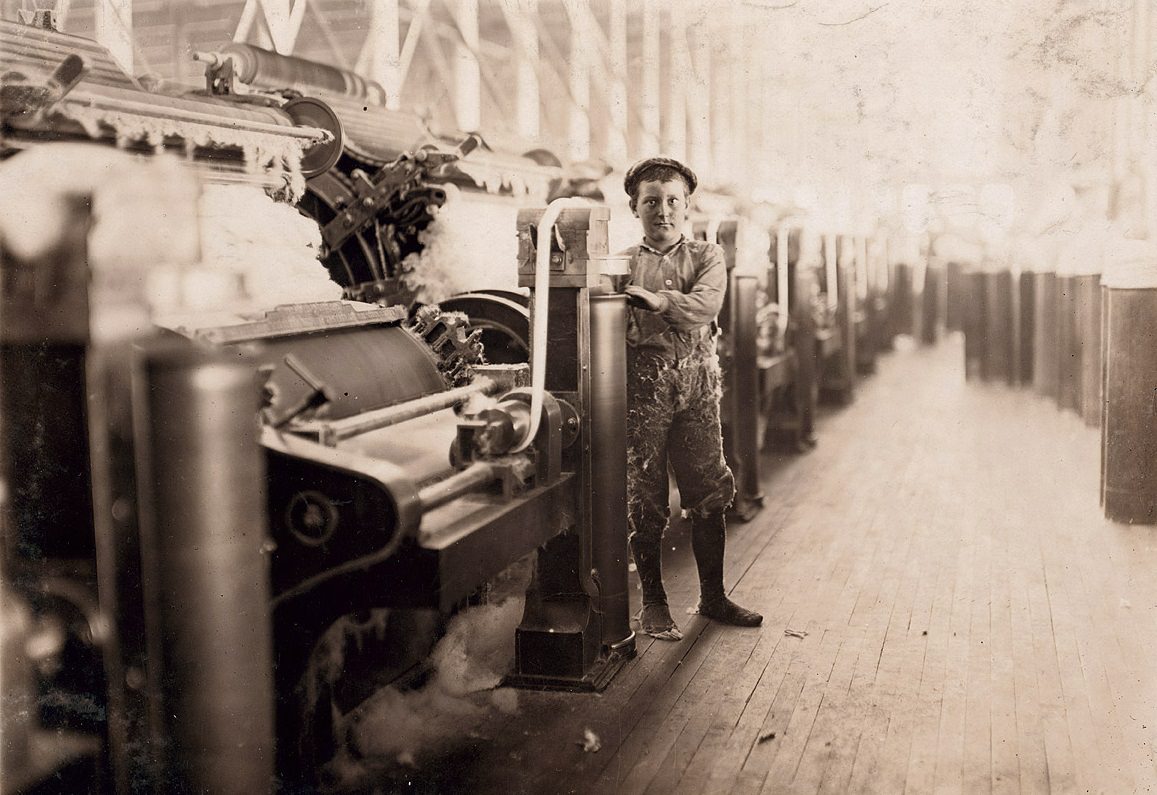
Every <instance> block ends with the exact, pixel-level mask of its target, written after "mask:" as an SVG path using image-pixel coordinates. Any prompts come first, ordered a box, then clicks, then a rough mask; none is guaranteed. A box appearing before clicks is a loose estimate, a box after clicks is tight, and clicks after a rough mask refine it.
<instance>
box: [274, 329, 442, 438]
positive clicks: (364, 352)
mask: <svg viewBox="0 0 1157 795" xmlns="http://www.w3.org/2000/svg"><path fill="white" fill-rule="evenodd" d="M287 355H292V356H293V357H294V359H296V360H297V362H299V363H300V364H301V365H302V366H303V367H304V369H305V370H306V371H307V372H308V373H309V374H310V375H311V376H313V378H315V379H316V380H317V381H320V382H321V383H323V384H325V385H326V387H327V388H328V390H329V393H330V397H331V398H332V399H331V400H330V402H329V404H328V407H327V409H326V417H327V418H329V419H333V420H337V419H342V418H343V417H351V416H353V415H355V414H363V413H365V412H367V411H373V410H375V409H379V408H383V407H385V406H393V405H395V404H398V403H402V402H404V401H407V400H412V399H414V398H418V397H422V396H424V395H431V394H434V393H436V392H441V391H443V390H444V389H446V383H445V381H444V380H443V379H442V376H441V375H440V374H439V373H438V365H437V360H436V359H435V357H434V355H433V353H431V352H430V350H429V348H427V347H426V346H425V345H423V344H422V343H421V342H419V341H418V340H417V339H415V338H414V336H413V335H412V334H410V333H409V332H408V331H406V330H405V329H403V328H400V327H398V326H378V327H374V328H370V329H351V330H342V331H333V332H329V333H325V334H311V335H308V336H298V337H288V338H283V339H272V340H269V341H268V342H266V343H265V344H264V345H263V346H262V348H261V350H260V351H258V352H257V354H256V358H257V360H258V361H259V362H260V363H261V364H265V365H271V366H273V367H274V370H273V374H272V376H271V378H270V383H271V384H272V386H273V388H274V390H275V392H276V395H275V398H274V402H273V409H274V411H278V410H284V408H285V407H287V406H291V405H293V404H294V403H296V402H298V401H299V400H301V399H302V398H303V396H305V395H306V394H307V393H308V392H309V390H310V386H309V384H307V383H306V382H305V381H303V380H302V379H301V377H299V376H298V375H297V374H295V373H294V372H293V371H292V370H291V369H290V368H289V367H286V366H284V365H285V357H286V356H287Z"/></svg>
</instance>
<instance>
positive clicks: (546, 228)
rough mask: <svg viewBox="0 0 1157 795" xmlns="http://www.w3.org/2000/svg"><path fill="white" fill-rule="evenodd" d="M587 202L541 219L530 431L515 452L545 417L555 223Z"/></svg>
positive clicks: (553, 206) (563, 203)
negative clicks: (551, 268) (567, 211)
mask: <svg viewBox="0 0 1157 795" xmlns="http://www.w3.org/2000/svg"><path fill="white" fill-rule="evenodd" d="M590 206H591V205H590V202H588V201H586V200H585V199H571V198H562V199H555V200H554V201H552V202H551V203H550V204H548V205H546V209H545V210H544V211H543V213H542V217H541V218H539V219H538V237H537V238H535V240H536V242H537V245H536V247H535V263H534V297H533V301H534V303H533V304H532V306H531V317H532V318H533V321H532V327H531V333H530V356H531V364H530V428H529V429H528V430H527V433H526V438H525V439H523V440H522V441H521V442H519V443H518V445H516V446H515V448H514V450H513V452H516V453H518V452H521V451H522V450H525V449H526V448H527V447H529V446H530V443H531V441H533V440H534V437H535V435H536V434H537V433H538V422H539V419H540V418H541V417H542V396H543V393H544V392H545V391H546V329H547V318H548V317H549V313H548V307H549V306H550V303H549V300H548V299H549V298H550V248H551V240H552V238H553V233H554V222H555V221H557V220H558V216H559V214H560V213H561V212H562V211H563V210H565V209H567V208H570V207H573V208H580V207H590Z"/></svg>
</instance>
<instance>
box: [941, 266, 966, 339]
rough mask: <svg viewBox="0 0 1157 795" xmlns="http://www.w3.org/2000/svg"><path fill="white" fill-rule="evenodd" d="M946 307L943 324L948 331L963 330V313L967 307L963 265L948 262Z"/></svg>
mask: <svg viewBox="0 0 1157 795" xmlns="http://www.w3.org/2000/svg"><path fill="white" fill-rule="evenodd" d="M946 276H947V280H948V306H947V314H946V315H945V318H944V322H945V326H947V328H948V330H949V331H963V330H964V312H965V308H966V306H967V303H966V299H965V296H966V295H967V293H966V290H967V288H966V287H965V278H966V277H965V275H964V265H963V264H961V263H959V262H949V263H948V266H947V274H946Z"/></svg>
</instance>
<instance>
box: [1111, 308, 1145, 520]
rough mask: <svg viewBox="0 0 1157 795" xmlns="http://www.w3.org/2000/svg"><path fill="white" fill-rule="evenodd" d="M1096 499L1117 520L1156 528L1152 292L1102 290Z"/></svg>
mask: <svg viewBox="0 0 1157 795" xmlns="http://www.w3.org/2000/svg"><path fill="white" fill-rule="evenodd" d="M1102 292H1103V296H1104V302H1103V304H1102V306H1103V310H1102V311H1103V313H1104V325H1103V328H1104V341H1103V342H1104V346H1103V347H1104V357H1105V358H1104V362H1105V367H1104V371H1103V372H1104V379H1105V380H1104V389H1105V413H1104V420H1103V426H1102V430H1101V501H1102V502H1103V503H1104V506H1105V516H1107V517H1108V518H1109V519H1112V520H1113V521H1117V522H1129V523H1137V524H1157V467H1154V466H1153V462H1154V461H1157V420H1155V416H1157V412H1154V402H1155V397H1154V396H1155V395H1157V346H1155V345H1153V342H1152V341H1153V338H1154V336H1157V289H1116V288H1113V289H1110V288H1104V289H1103V291H1102Z"/></svg>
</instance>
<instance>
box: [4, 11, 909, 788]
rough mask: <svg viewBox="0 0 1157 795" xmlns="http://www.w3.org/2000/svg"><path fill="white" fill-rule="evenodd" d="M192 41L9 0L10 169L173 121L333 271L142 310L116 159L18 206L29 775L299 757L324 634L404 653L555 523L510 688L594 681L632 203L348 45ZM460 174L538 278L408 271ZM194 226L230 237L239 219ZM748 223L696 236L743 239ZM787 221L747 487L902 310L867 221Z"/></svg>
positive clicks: (741, 306) (771, 251)
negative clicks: (163, 78)
mask: <svg viewBox="0 0 1157 795" xmlns="http://www.w3.org/2000/svg"><path fill="white" fill-rule="evenodd" d="M197 57H198V58H199V59H200V60H202V61H204V62H205V63H206V66H207V69H206V75H207V79H206V88H205V91H203V92H198V93H195V94H184V95H180V96H175V95H170V94H164V93H158V92H155V91H149V90H146V89H145V88H142V87H141V86H140V85H139V84H137V83H136V82H135V81H134V80H133V79H132V78H130V77H128V76H126V75H124V74H123V73H121V72H120V71H119V70H118V69H117V68H116V66H115V64H114V63H113V62H112V60H111V58H110V57H109V56H108V54H107V52H105V51H104V50H102V49H101V48H100V47H98V46H97V45H95V44H94V43H93V42H91V41H87V40H84V39H80V38H77V37H73V36H68V35H65V34H62V33H59V32H57V31H54V30H51V29H49V28H46V27H44V26H42V25H31V26H25V25H18V24H15V23H9V22H0V99H2V100H3V102H2V103H0V156H2V157H3V158H4V160H5V162H3V163H0V167H6V166H14V165H16V164H17V163H18V162H21V159H25V160H28V159H30V158H36V157H40V159H41V161H44V160H46V159H47V158H48V157H50V155H47V154H46V153H51V152H53V151H57V150H53V149H52V148H51V147H53V146H59V145H60V142H74V145H78V144H77V143H75V142H84V144H85V145H86V146H90V147H93V149H94V150H95V149H97V148H100V147H102V146H103V148H104V149H106V150H107V149H109V148H111V147H116V148H118V149H122V150H127V151H129V152H132V153H144V154H148V153H174V152H175V153H178V154H179V155H180V159H181V161H182V162H183V163H185V164H186V165H189V166H192V168H193V169H194V170H195V171H196V173H197V174H198V178H199V179H200V180H201V181H202V182H204V183H223V184H241V185H256V186H259V187H260V188H262V189H263V190H264V191H265V193H266V194H271V195H277V196H279V197H280V198H281V199H282V200H283V201H294V202H296V205H297V207H298V208H299V209H300V210H301V212H302V213H304V214H305V215H307V216H308V217H309V218H311V219H312V220H313V222H315V224H316V226H317V227H318V229H319V230H320V241H321V243H320V251H319V252H317V253H318V254H319V255H320V256H319V258H320V259H321V261H322V263H323V264H319V265H318V268H319V270H320V269H322V268H323V266H324V269H325V270H326V271H328V277H329V278H328V279H326V280H324V281H326V282H327V283H330V282H335V283H336V284H337V285H340V287H341V291H342V298H341V300H336V299H335V300H319V301H301V302H294V303H278V304H277V305H274V306H264V307H255V306H253V305H248V306H246V307H245V308H244V309H238V308H236V307H224V306H222V307H208V308H206V307H204V306H199V307H197V308H196V310H195V311H194V310H190V311H185V312H182V313H178V315H177V316H175V317H174V318H170V319H168V320H165V321H163V322H162V320H161V319H159V317H158V316H157V315H156V313H154V314H153V315H152V316H151V317H152V320H151V321H150V322H146V323H144V324H143V325H142V324H139V323H138V324H135V325H134V324H131V323H129V324H126V323H125V322H123V319H124V318H125V317H140V316H144V317H150V314H149V310H150V307H149V305H148V304H149V298H148V296H147V295H146V294H145V293H144V292H142V291H141V290H140V289H137V288H136V287H134V285H139V284H140V283H142V282H143V281H146V277H147V276H148V275H149V273H150V272H151V269H152V268H153V266H154V265H158V264H159V263H149V262H145V263H139V262H136V259H139V257H134V254H135V252H134V247H135V246H139V245H141V243H140V241H139V240H134V238H133V235H132V233H131V232H130V233H129V234H127V235H125V236H123V237H122V238H121V239H120V246H121V248H120V249H117V248H116V246H114V247H113V251H114V256H113V257H112V258H111V259H112V264H111V266H110V265H109V264H108V260H109V257H108V256H107V252H106V254H105V257H104V259H105V264H103V265H101V266H97V265H95V264H94V263H95V261H96V258H95V257H94V255H93V252H92V250H91V246H90V244H91V237H90V235H89V232H90V230H92V231H94V232H95V230H98V229H100V228H101V225H107V224H108V223H109V219H110V218H115V217H117V216H118V215H120V216H122V220H124V218H126V217H127V218H128V219H129V220H130V221H131V220H132V218H131V217H130V216H131V213H133V212H134V210H133V206H134V205H133V202H132V201H131V200H130V201H129V202H128V203H127V204H122V205H120V206H116V205H113V206H111V207H110V206H109V205H108V204H107V203H106V204H104V205H103V206H96V207H94V205H93V199H94V196H95V195H96V191H94V190H90V191H89V192H88V193H87V194H86V193H85V192H84V191H80V192H74V193H73V194H66V195H64V197H63V199H62V205H61V206H60V207H58V208H57V211H58V212H59V213H62V214H63V215H62V216H61V218H58V219H57V221H58V222H57V223H45V225H44V227H43V229H42V230H39V229H37V228H35V227H34V228H33V230H32V239H33V240H34V241H36V240H37V239H38V238H37V233H38V232H39V233H40V237H39V243H38V244H37V245H33V246H30V247H22V246H15V245H12V244H13V243H14V241H15V238H14V237H13V238H5V239H0V246H3V247H4V250H3V251H0V283H2V287H3V292H2V294H0V300H2V304H0V474H2V478H3V489H2V490H0V499H2V501H3V505H2V509H3V510H2V514H0V521H2V522H3V526H2V531H3V535H2V539H3V559H2V566H3V568H2V569H0V574H2V577H3V591H2V598H3V602H2V603H0V608H2V609H3V621H2V622H0V633H2V634H0V640H2V642H3V656H2V659H0V665H2V666H3V667H2V668H0V687H2V688H3V704H4V707H3V723H2V731H3V735H2V738H0V739H2V742H0V746H2V747H3V758H2V760H0V773H2V778H0V782H2V784H0V786H2V787H3V791H4V792H5V793H8V792H12V793H16V792H48V791H70V792H84V791H117V792H171V791H186V790H187V791H198V792H202V791H203V792H245V793H249V792H260V791H269V790H271V789H280V790H282V791H287V792H288V791H297V790H298V789H308V788H309V787H310V786H311V784H310V782H311V778H312V776H313V775H314V770H315V767H316V765H317V764H318V763H320V762H322V761H324V760H325V759H327V758H328V754H330V753H332V752H333V750H334V749H333V743H334V737H333V731H332V728H333V727H332V726H331V723H330V722H331V720H332V715H333V714H334V712H335V711H338V712H341V711H348V710H350V709H352V708H353V707H354V706H356V704H357V702H358V699H359V698H364V697H365V695H366V692H365V691H364V689H359V688H358V687H357V686H356V684H349V683H346V684H343V685H339V684H335V683H334V682H333V681H331V680H325V681H321V680H319V679H317V678H316V674H317V665H316V663H317V659H316V658H317V654H318V648H319V642H320V641H321V639H322V638H323V636H325V634H326V632H327V630H328V629H329V628H330V627H332V626H333V625H334V624H335V622H338V621H346V622H347V623H353V624H357V623H358V622H361V623H364V624H366V625H369V624H371V623H372V624H373V626H374V628H375V630H374V632H373V633H367V636H366V637H370V636H371V635H372V637H373V643H374V644H376V645H374V646H373V647H372V649H371V650H370V652H367V653H364V654H363V655H362V657H361V658H359V659H352V658H351V659H347V660H345V667H346V669H348V670H351V671H352V670H355V669H357V668H358V666H361V665H370V664H372V666H373V668H374V670H373V672H372V677H370V678H372V680H373V682H374V683H375V684H381V683H383V682H391V681H394V682H404V681H405V680H406V677H407V676H408V675H410V674H412V672H414V671H416V670H420V668H421V665H422V660H423V657H424V656H425V655H426V653H427V652H428V651H429V648H430V646H431V644H432V643H433V641H434V639H436V637H437V635H438V632H439V629H440V627H442V626H443V625H444V623H445V620H446V619H447V617H449V616H450V615H452V614H453V613H454V612H455V611H456V610H458V609H460V608H461V607H462V606H463V605H465V604H468V603H470V602H471V600H474V599H476V598H477V596H478V594H479V592H480V589H482V588H483V586H485V584H486V583H487V582H488V581H489V580H491V579H492V578H494V577H495V576H496V575H497V574H499V573H500V572H502V571H503V570H504V569H506V568H507V567H508V566H510V565H511V564H512V563H514V562H515V561H518V560H520V559H522V558H524V557H525V556H527V555H528V554H530V553H536V554H535V563H534V574H533V577H532V580H531V584H530V586H529V589H528V590H527V593H526V607H525V611H524V614H523V618H522V621H521V624H520V626H519V627H518V629H517V631H516V637H515V638H514V639H513V640H514V646H515V663H514V670H513V671H512V672H511V673H510V676H509V678H508V681H509V682H510V683H511V684H515V685H520V686H528V687H544V688H545V687H551V688H567V689H573V690H597V689H601V688H603V687H605V686H606V685H607V683H608V682H609V681H610V680H611V678H612V677H613V676H614V674H615V672H616V671H617V670H618V669H619V668H620V667H621V666H622V665H623V663H624V662H625V661H627V660H629V659H630V658H631V657H632V656H633V655H634V653H635V640H634V635H633V633H632V631H631V628H630V624H629V616H628V611H629V598H628V574H627V571H628V559H627V558H628V552H627V543H626V535H627V533H626V499H625V460H626V454H625V449H624V444H625V441H624V440H625V438H626V433H625V426H624V423H625V418H626V404H625V402H626V394H625V390H626V386H625V381H626V378H625V369H624V368H625V357H624V355H623V349H624V345H625V327H626V315H627V312H626V300H625V297H624V296H623V295H622V293H621V292H620V291H619V290H618V289H616V288H617V287H621V285H619V284H617V283H616V282H615V281H614V280H613V279H611V278H608V273H607V271H608V265H607V263H608V262H610V261H611V260H612V259H613V258H611V257H610V256H609V255H610V253H611V252H610V251H609V242H608V241H609V232H608V225H609V222H610V211H609V210H608V209H607V208H606V207H604V206H601V205H598V204H596V203H592V202H590V201H586V200H577V199H572V200H563V201H561V202H553V203H551V204H550V205H549V206H543V205H544V204H545V200H544V197H545V195H546V189H549V190H550V191H551V192H553V193H566V190H565V185H562V186H561V187H562V188H564V189H563V190H559V188H560V183H563V182H565V174H564V173H563V171H562V170H561V169H560V168H559V167H558V166H557V164H553V163H551V162H550V161H549V160H544V159H543V158H542V157H531V156H522V155H509V154H502V153H498V152H495V151H492V150H491V149H489V147H487V146H486V145H485V143H484V142H483V141H482V140H481V138H479V137H478V136H476V135H464V134H458V133H454V132H453V131H451V132H450V133H449V134H446V135H438V134H435V133H432V132H431V131H429V130H428V129H426V128H425V127H424V126H423V125H422V124H421V123H420V122H419V121H418V120H416V119H414V118H411V117H408V116H406V115H404V114H399V113H395V112H391V111H387V110H386V109H385V108H384V107H382V106H381V100H382V95H381V91H380V88H379V87H376V86H374V85H373V84H369V83H367V82H366V81H365V80H363V79H362V78H360V77H358V76H357V75H353V74H351V73H346V72H342V71H341V70H337V69H333V68H331V67H327V66H324V65H320V64H314V63H310V62H306V61H301V60H299V59H294V58H290V57H286V56H280V55H277V54H275V53H271V52H266V51H263V50H260V49H258V48H255V47H249V46H246V45H229V46H228V47H225V48H223V49H222V50H221V51H220V52H215V53H198V55H197ZM62 162H63V161H62ZM0 173H3V174H4V177H5V178H6V179H8V180H9V181H8V182H7V183H6V184H5V185H4V186H3V189H4V190H10V189H13V188H15V189H26V190H28V191H29V194H30V195H31V194H32V193H34V192H37V191H39V190H41V188H42V186H41V185H39V184H36V180H34V179H33V180H29V179H28V178H27V176H26V177H25V182H23V183H21V182H20V181H19V179H18V178H13V177H11V176H10V175H11V174H12V173H20V172H19V171H16V172H13V171H4V172H0ZM14 179H15V181H13V180H14ZM535 185H541V186H544V190H541V191H536V190H535V189H534V186H535ZM448 186H456V187H457V188H460V189H461V192H462V195H463V197H464V200H465V201H467V202H469V201H471V200H473V199H471V197H472V196H473V197H476V198H477V200H478V201H480V202H485V203H489V204H490V205H494V203H495V202H497V203H499V204H501V205H502V206H503V207H505V208H506V209H505V210H504V212H506V213H508V215H509V218H510V227H509V229H508V230H507V231H504V232H503V234H509V235H511V236H516V245H512V246H511V255H510V256H511V257H512V258H513V261H512V262H511V263H510V273H511V274H512V279H511V281H510V282H508V283H502V284H495V285H494V286H493V288H492V289H491V288H480V289H472V290H468V291H465V292H457V293H454V294H451V295H447V296H445V297H444V299H443V300H439V301H438V302H437V303H433V302H429V301H427V300H423V299H422V297H421V294H420V293H421V287H420V282H419V281H415V279H414V278H413V272H414V268H415V267H418V268H420V267H422V265H421V259H420V256H421V254H422V253H423V251H425V250H428V249H429V248H430V247H431V246H432V244H431V243H430V242H429V241H430V238H429V237H428V233H429V232H430V229H431V225H432V223H433V222H434V220H435V218H437V217H438V214H439V208H441V207H442V205H443V204H445V203H446V202H447V195H448V194H447V191H448V190H450V189H449V188H448ZM155 189H156V186H154V185H148V184H146V183H142V185H141V192H142V193H143V194H149V192H150V191H153V190H155ZM138 201H143V200H141V199H139V197H138ZM61 219H63V220H62V221H61ZM190 223H192V224H193V225H194V227H195V232H196V234H195V236H199V237H200V240H201V246H202V249H204V248H205V245H206V238H207V236H212V235H214V234H215V231H214V229H215V228H214V227H213V226H212V224H210V223H208V222H206V221H205V219H204V218H200V219H198V218H197V217H196V216H195V214H194V216H193V217H192V220H191V221H190ZM743 223H744V221H743V220H742V219H734V218H724V219H721V220H709V219H702V220H701V221H700V222H697V223H696V226H695V234H697V235H699V236H701V237H704V238H714V239H715V240H717V241H718V242H720V243H721V244H722V245H723V246H724V249H725V251H726V252H727V254H728V261H729V264H731V265H733V266H734V265H735V263H736V261H737V258H738V250H739V243H738V242H737V241H738V240H739V239H740V237H741V236H740V235H739V234H738V232H739V230H740V225H741V224H743ZM131 226H132V225H131V223H130V224H129V225H128V227H127V228H129V229H131ZM267 231H268V230H267ZM771 231H772V237H771V243H770V246H769V248H768V250H767V251H766V256H764V258H763V262H764V263H765V264H764V265H763V267H761V268H755V269H750V268H740V267H734V268H733V270H732V275H731V282H730V287H729V291H728V296H727V303H726V306H725V308H724V310H723V314H722V316H721V318H720V326H721V329H722V333H721V339H720V349H721V353H722V358H723V362H724V365H725V368H726V374H727V378H726V390H725V402H724V423H725V426H726V428H725V444H726V450H727V455H728V458H729V460H730V461H731V463H732V465H733V467H734V468H735V470H736V474H737V482H738V483H739V484H740V496H739V498H738V499H737V503H736V512H737V514H739V515H740V516H741V517H743V518H749V517H750V516H752V515H753V514H754V513H755V512H756V511H757V510H758V507H759V505H760V504H761V502H762V500H763V494H762V490H761V485H760V484H761V478H760V471H759V464H760V449H761V447H762V446H763V444H764V442H765V441H767V442H771V443H784V444H787V445H788V446H789V447H791V448H792V449H795V448H797V447H803V448H806V444H807V440H808V437H809V435H810V433H811V432H812V428H811V423H812V422H813V417H814V411H815V402H816V400H817V399H818V397H819V396H821V395H825V394H826V395H831V396H832V397H834V398H836V399H837V400H839V401H843V402H846V401H848V400H850V399H851V396H852V393H853V390H854V385H855V380H856V377H857V375H858V374H862V373H866V372H870V371H871V369H872V367H873V366H874V360H875V356H876V354H877V353H878V352H879V351H882V350H885V349H886V348H887V347H889V345H890V340H891V337H892V336H894V334H895V333H897V331H902V330H903V329H902V328H900V326H902V325H903V324H897V323H896V322H895V321H894V319H892V317H891V314H890V312H891V310H890V309H889V307H890V306H891V305H893V304H894V303H895V302H894V301H892V300H891V296H892V295H893V294H894V292H895V291H894V290H893V289H892V288H890V287H889V284H891V285H895V284H896V283H898V282H897V279H896V278H895V277H894V276H893V275H891V274H890V273H889V266H888V258H887V256H886V253H885V252H883V250H881V249H877V248H876V246H875V245H874V244H873V242H872V241H869V240H868V239H867V238H864V237H853V236H841V235H827V236H823V237H822V238H818V240H819V244H818V245H812V246H811V247H810V249H809V244H808V242H807V240H808V237H807V236H806V235H805V234H803V232H802V230H801V229H798V228H793V227H791V226H790V225H782V226H780V227H779V228H776V229H773V230H771ZM118 250H119V251H122V252H123V257H117V256H116V255H115V252H116V251H118ZM257 251H258V256H259V257H260V256H261V251H262V249H260V247H258V249H257ZM267 256H273V255H272V254H270V255H267ZM415 258H418V259H417V260H416V259H415ZM471 258H477V259H478V260H479V261H481V260H482V259H484V255H483V252H475V251H466V252H464V253H463V254H462V259H463V260H465V261H467V262H469V261H470V260H471ZM130 261H132V262H133V263H134V264H131V265H130V264H126V263H129V262H130ZM415 262H418V265H415V264H414V263H415ZM274 278H276V277H274ZM186 288H187V289H188V286H187V285H186ZM186 308H187V307H186ZM908 311H909V313H910V312H911V309H910V308H909V310H908ZM126 329H127V330H126ZM339 663H341V661H339ZM338 667H339V668H340V667H341V665H340V664H339V666H338ZM367 676H369V674H368V673H367Z"/></svg>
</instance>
